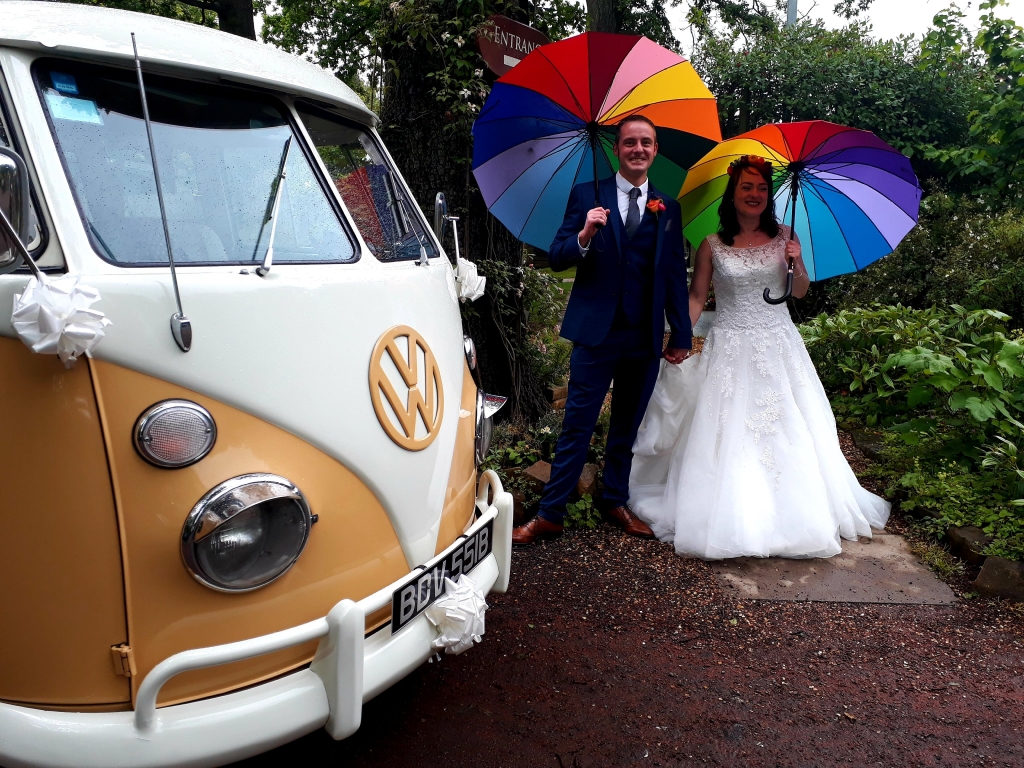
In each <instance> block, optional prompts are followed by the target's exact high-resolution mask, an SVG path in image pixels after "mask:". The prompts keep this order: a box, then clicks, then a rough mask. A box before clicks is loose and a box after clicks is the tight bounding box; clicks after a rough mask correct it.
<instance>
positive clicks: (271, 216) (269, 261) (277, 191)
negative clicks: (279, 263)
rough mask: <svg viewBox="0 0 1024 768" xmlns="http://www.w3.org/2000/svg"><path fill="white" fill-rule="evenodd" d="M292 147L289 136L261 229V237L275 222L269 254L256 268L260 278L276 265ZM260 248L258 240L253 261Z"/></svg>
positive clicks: (264, 256) (271, 230) (253, 253)
mask: <svg viewBox="0 0 1024 768" xmlns="http://www.w3.org/2000/svg"><path fill="white" fill-rule="evenodd" d="M291 146H292V137H291V136H289V137H288V138H287V139H285V142H284V151H283V152H282V153H281V165H280V167H279V168H278V171H277V180H276V186H275V188H274V192H273V194H272V195H271V198H270V200H268V201H267V212H266V213H264V214H263V226H261V227H260V235H261V236H262V235H263V230H264V229H266V227H267V222H268V221H271V222H273V223H272V224H271V225H270V238H269V239H268V240H267V252H266V253H265V254H263V263H262V264H261V265H260V266H258V267H256V274H257V275H259V276H260V277H266V276H267V275H268V274H270V267H271V266H272V265H273V263H274V236H275V235H277V213H278V208H279V207H280V205H281V190H282V189H283V188H284V180H285V177H286V176H287V168H288V150H289V149H291ZM259 247H260V238H259V237H257V238H256V247H255V248H254V249H253V252H252V260H253V261H256V251H257V250H259Z"/></svg>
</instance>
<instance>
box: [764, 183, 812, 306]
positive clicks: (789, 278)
mask: <svg viewBox="0 0 1024 768" xmlns="http://www.w3.org/2000/svg"><path fill="white" fill-rule="evenodd" d="M802 165H803V164H802V163H801V167H802ZM798 173H799V171H797V172H796V173H794V174H793V186H792V193H793V215H792V218H791V219H790V222H789V239H790V240H795V239H796V199H797V195H798V194H799V189H800V177H799V175H798ZM761 295H762V297H763V298H764V300H765V301H767V302H768V303H769V304H781V303H782V302H784V301H785V300H786V299H788V298H789V297H790V296H792V295H793V259H792V258H791V259H790V260H789V269H787V270H786V290H785V291H783V292H782V295H781V296H779V297H778V298H777V299H773V298H772V295H771V289H770V288H765V289H764V293H763V294H761Z"/></svg>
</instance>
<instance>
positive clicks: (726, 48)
mask: <svg viewBox="0 0 1024 768" xmlns="http://www.w3.org/2000/svg"><path fill="white" fill-rule="evenodd" d="M693 63H694V67H695V68H696V69H697V71H698V72H699V73H700V74H701V75H702V77H703V78H704V80H705V82H706V83H707V85H708V87H709V88H710V89H711V91H712V93H714V94H715V95H716V96H717V97H718V105H719V114H720V117H721V121H722V132H723V134H724V135H725V136H726V137H729V136H735V135H737V134H739V133H743V132H745V131H747V130H750V129H752V128H756V127H757V126H759V125H764V124H767V123H776V122H787V121H790V120H816V119H821V120H830V121H832V122H835V123H840V124H843V125H849V126H852V127H855V128H863V129H866V130H870V131H874V132H875V133H876V134H877V135H878V136H879V137H880V138H882V139H883V140H885V141H887V142H889V143H890V144H892V145H893V146H894V147H896V148H897V149H899V150H900V151H902V152H904V153H905V154H907V155H910V156H911V157H917V156H920V155H921V154H922V153H923V151H924V148H925V147H928V146H944V147H950V146H960V145H961V144H962V143H963V142H964V141H965V140H966V138H967V134H968V120H967V115H968V113H969V112H970V110H971V108H972V104H974V103H976V102H977V95H976V87H975V80H976V78H977V74H978V73H977V67H975V66H973V65H972V64H973V63H972V61H971V60H970V59H969V58H968V57H962V59H961V60H959V61H958V62H957V66H956V68H955V69H952V70H950V71H946V72H938V71H936V70H934V69H932V68H927V67H922V66H920V64H921V51H920V46H919V45H918V44H917V43H915V41H914V40H913V39H912V38H906V37H905V38H900V39H897V40H889V41H878V40H875V39H873V38H872V37H871V35H870V30H869V28H868V27H867V26H866V25H863V24H858V23H854V24H851V25H850V26H847V27H846V28H844V29H839V30H828V29H825V28H824V26H823V25H822V24H820V23H813V24H812V23H801V24H798V25H796V26H794V27H791V28H782V29H780V28H772V29H766V30H762V31H756V32H754V33H752V34H749V35H744V34H742V33H741V32H739V31H738V30H734V31H732V32H731V33H729V34H726V35H720V36H717V37H716V36H708V37H705V38H704V39H703V40H702V41H701V43H700V44H699V45H698V47H697V49H696V50H695V51H694V61H693ZM919 172H920V169H919Z"/></svg>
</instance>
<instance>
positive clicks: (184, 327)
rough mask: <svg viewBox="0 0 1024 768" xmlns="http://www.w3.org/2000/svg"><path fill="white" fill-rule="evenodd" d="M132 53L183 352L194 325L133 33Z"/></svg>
mask: <svg viewBox="0 0 1024 768" xmlns="http://www.w3.org/2000/svg"><path fill="white" fill-rule="evenodd" d="M132 51H134V52H135V73H136V74H137V75H138V76H139V94H140V95H141V96H142V117H143V118H144V119H145V121H146V135H147V136H148V137H149V154H150V157H151V158H152V159H153V178H154V180H155V181H156V199H157V201H158V202H159V203H160V221H161V222H162V223H163V225H164V240H165V241H166V242H167V260H168V261H169V262H170V265H171V283H172V284H173V285H174V301H175V303H176V304H177V306H178V311H177V312H175V313H174V314H173V315H171V335H172V336H173V337H174V341H175V342H176V343H177V345H178V348H179V349H181V351H182V352H188V351H189V350H190V349H191V348H192V323H191V321H190V320H189V319H188V318H187V317H185V311H184V310H183V309H182V308H181V292H180V291H179V290H178V273H177V272H176V271H175V269H174V251H173V250H171V230H170V229H169V228H168V226H167V209H166V208H165V207H164V192H163V186H162V185H161V184H160V166H159V165H158V164H157V162H156V145H155V144H154V143H153V123H152V121H151V120H150V119H149V104H147V103H146V86H145V84H144V83H143V82H142V62H141V61H139V47H138V46H137V45H136V44H135V33H134V32H132Z"/></svg>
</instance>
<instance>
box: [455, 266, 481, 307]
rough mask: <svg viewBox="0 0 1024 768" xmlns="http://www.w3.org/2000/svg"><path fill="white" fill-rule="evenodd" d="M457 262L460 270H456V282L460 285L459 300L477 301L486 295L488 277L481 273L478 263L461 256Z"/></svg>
mask: <svg viewBox="0 0 1024 768" xmlns="http://www.w3.org/2000/svg"><path fill="white" fill-rule="evenodd" d="M456 263H457V264H458V270H457V271H456V272H455V282H456V284H457V285H458V286H459V300H460V301H476V300H477V299H479V298H480V297H481V296H483V295H484V288H486V287H487V278H486V277H484V276H483V275H481V274H479V273H478V272H477V269H476V264H474V263H473V262H472V261H469V260H468V259H464V258H462V257H461V256H459V257H458V258H457V259H456Z"/></svg>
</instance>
